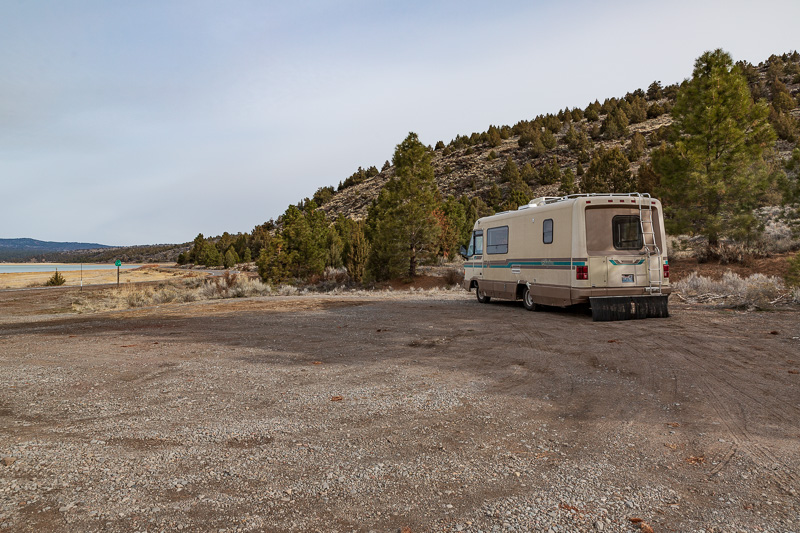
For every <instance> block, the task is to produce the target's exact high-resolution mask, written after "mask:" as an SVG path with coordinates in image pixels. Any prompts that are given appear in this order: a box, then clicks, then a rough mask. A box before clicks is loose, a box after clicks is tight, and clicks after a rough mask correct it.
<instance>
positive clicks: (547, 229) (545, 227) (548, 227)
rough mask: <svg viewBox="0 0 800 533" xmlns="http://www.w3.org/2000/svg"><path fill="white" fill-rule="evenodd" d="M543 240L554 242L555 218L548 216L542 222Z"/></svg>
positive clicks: (548, 242) (546, 242)
mask: <svg viewBox="0 0 800 533" xmlns="http://www.w3.org/2000/svg"><path fill="white" fill-rule="evenodd" d="M542 240H543V241H544V243H545V244H553V219H552V218H548V219H547V220H545V221H544V222H543V223H542Z"/></svg>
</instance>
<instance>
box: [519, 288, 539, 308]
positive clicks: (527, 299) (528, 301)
mask: <svg viewBox="0 0 800 533" xmlns="http://www.w3.org/2000/svg"><path fill="white" fill-rule="evenodd" d="M522 305H524V306H525V309H527V310H528V311H536V304H535V303H534V302H533V295H532V294H531V290H530V289H529V288H528V287H525V291H524V292H523V293H522Z"/></svg>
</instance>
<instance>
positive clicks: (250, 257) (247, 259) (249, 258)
mask: <svg viewBox="0 0 800 533" xmlns="http://www.w3.org/2000/svg"><path fill="white" fill-rule="evenodd" d="M242 262H243V263H252V262H253V253H252V252H251V251H250V248H245V249H244V258H243V259H242Z"/></svg>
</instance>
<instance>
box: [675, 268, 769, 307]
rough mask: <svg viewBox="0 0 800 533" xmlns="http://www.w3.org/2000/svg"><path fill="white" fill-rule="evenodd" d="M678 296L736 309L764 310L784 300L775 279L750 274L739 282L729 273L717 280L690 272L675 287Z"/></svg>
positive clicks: (734, 275) (738, 276)
mask: <svg viewBox="0 0 800 533" xmlns="http://www.w3.org/2000/svg"><path fill="white" fill-rule="evenodd" d="M675 289H676V290H677V291H679V292H680V293H681V294H683V295H685V296H687V297H689V298H691V299H694V300H697V301H708V302H710V301H716V302H720V303H725V304H730V305H733V306H736V307H755V308H764V307H768V306H769V305H771V304H773V303H775V302H776V301H778V300H779V299H780V298H781V297H782V296H784V292H785V288H784V285H783V281H782V280H781V279H780V278H778V277H776V276H765V275H764V274H752V275H750V276H749V277H747V278H742V277H741V276H740V275H739V274H736V273H734V272H731V271H730V270H728V271H727V272H725V274H724V275H723V276H722V279H720V280H713V279H711V278H706V277H704V276H699V275H698V274H697V272H692V273H691V274H690V275H689V276H688V277H686V278H685V279H683V280H681V281H679V282H678V283H676V284H675Z"/></svg>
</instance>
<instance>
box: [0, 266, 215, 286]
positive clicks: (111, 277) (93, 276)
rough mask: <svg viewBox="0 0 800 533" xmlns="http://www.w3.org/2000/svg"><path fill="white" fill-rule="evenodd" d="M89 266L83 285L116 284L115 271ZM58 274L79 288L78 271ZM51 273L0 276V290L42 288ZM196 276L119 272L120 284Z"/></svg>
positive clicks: (138, 270)
mask: <svg viewBox="0 0 800 533" xmlns="http://www.w3.org/2000/svg"><path fill="white" fill-rule="evenodd" d="M90 268H91V265H84V270H83V284H84V285H85V286H89V285H99V284H104V283H116V282H117V271H116V269H108V270H90ZM58 272H59V274H61V275H62V276H64V278H65V279H66V282H65V283H64V286H66V287H79V286H80V285H81V272H80V270H75V271H73V270H70V271H64V270H59V271H58ZM52 275H53V273H52V272H12V273H4V274H0V288H2V289H21V288H26V287H44V286H45V283H46V282H47V280H48V278H50V277H51V276H52ZM187 275H191V276H198V275H201V274H199V273H187V272H178V271H169V270H161V269H159V268H158V266H157V265H147V266H142V267H139V268H131V269H125V270H120V282H121V283H128V282H130V283H139V282H142V281H161V280H167V279H175V278H177V277H182V276H187Z"/></svg>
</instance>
